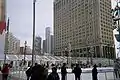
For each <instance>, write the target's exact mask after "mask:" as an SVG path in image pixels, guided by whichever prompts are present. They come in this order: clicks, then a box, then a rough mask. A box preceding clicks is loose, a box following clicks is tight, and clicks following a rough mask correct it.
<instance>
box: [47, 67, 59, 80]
mask: <svg viewBox="0 0 120 80" xmlns="http://www.w3.org/2000/svg"><path fill="white" fill-rule="evenodd" d="M47 80H60V78H59V75H58V73H57V68H56V67H53V68H52V73H50V74H49V75H48V78H47Z"/></svg>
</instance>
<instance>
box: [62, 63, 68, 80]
mask: <svg viewBox="0 0 120 80" xmlns="http://www.w3.org/2000/svg"><path fill="white" fill-rule="evenodd" d="M61 75H62V80H67V70H66V63H63V66H62V67H61Z"/></svg>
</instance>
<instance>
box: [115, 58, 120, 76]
mask: <svg viewBox="0 0 120 80" xmlns="http://www.w3.org/2000/svg"><path fill="white" fill-rule="evenodd" d="M118 61H119V60H118V59H116V60H115V61H114V73H115V76H116V78H120V72H119V69H120V65H119V62H118Z"/></svg>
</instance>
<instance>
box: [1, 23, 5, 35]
mask: <svg viewBox="0 0 120 80" xmlns="http://www.w3.org/2000/svg"><path fill="white" fill-rule="evenodd" d="M5 29H6V22H5V21H0V34H2V33H3V31H4V30H5Z"/></svg>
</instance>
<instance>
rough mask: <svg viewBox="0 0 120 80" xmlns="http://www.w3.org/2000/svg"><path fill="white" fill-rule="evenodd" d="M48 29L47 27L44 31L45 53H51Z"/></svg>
mask: <svg viewBox="0 0 120 80" xmlns="http://www.w3.org/2000/svg"><path fill="white" fill-rule="evenodd" d="M50 33H51V31H50V27H47V28H46V30H45V35H46V49H47V50H46V52H47V53H49V54H50V53H51V36H50Z"/></svg>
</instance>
